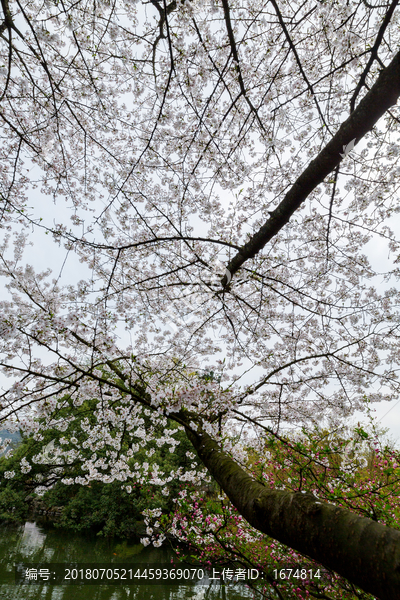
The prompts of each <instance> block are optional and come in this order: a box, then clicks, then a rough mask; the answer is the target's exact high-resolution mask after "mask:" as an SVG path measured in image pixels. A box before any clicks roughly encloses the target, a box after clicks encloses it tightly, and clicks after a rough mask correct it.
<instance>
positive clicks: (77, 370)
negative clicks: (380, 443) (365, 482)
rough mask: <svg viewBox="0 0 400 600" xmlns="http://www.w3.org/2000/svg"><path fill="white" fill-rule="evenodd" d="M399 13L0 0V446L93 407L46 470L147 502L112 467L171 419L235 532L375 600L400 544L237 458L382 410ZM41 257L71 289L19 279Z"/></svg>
mask: <svg viewBox="0 0 400 600" xmlns="http://www.w3.org/2000/svg"><path fill="white" fill-rule="evenodd" d="M397 4H398V1H392V2H380V1H379V2H367V1H366V0H354V1H353V0H348V2H347V3H343V2H336V1H333V0H332V1H330V0H329V1H328V0H326V1H322V0H320V1H318V0H310V1H308V0H305V1H304V2H300V1H295V2H290V3H289V2H287V1H285V0H279V2H277V1H276V0H270V1H269V2H267V1H264V0H210V1H205V0H203V1H202V2H199V1H197V0H194V1H192V2H189V1H188V0H181V1H178V0H172V1H171V2H166V1H165V0H150V1H143V2H139V1H134V0H126V1H123V0H115V1H111V0H101V1H100V0H97V1H96V0H93V2H84V1H83V0H80V1H79V2H68V1H64V0H45V1H44V2H39V1H37V0H32V1H29V2H27V1H25V0H24V1H20V0H14V1H13V2H10V1H9V0H2V10H3V16H2V22H1V25H0V37H1V53H2V61H1V63H2V64H1V65H0V69H1V70H0V82H1V90H0V119H1V122H2V130H1V132H2V133H1V135H2V141H3V144H2V148H1V153H2V161H1V173H0V186H1V188H0V193H1V199H2V212H1V226H2V229H3V234H4V235H3V242H2V246H1V274H2V276H3V278H4V280H5V281H6V284H5V289H6V290H7V296H5V297H4V299H3V300H2V302H1V309H2V314H1V322H0V328H1V363H0V364H1V368H2V371H3V373H4V375H6V376H8V377H10V384H9V385H8V386H6V385H5V384H4V386H3V393H2V395H1V410H2V419H3V421H4V426H5V427H8V428H19V429H21V430H22V431H23V432H25V433H32V434H33V435H34V436H36V437H37V438H38V439H40V437H41V435H42V433H41V432H43V431H44V430H46V429H50V428H57V429H58V430H59V431H61V432H62V431H65V430H66V429H67V428H68V426H69V424H70V423H71V422H73V421H74V418H75V417H74V412H73V410H72V411H71V410H70V408H71V403H72V407H74V406H75V407H76V408H78V407H80V406H82V404H83V403H84V402H85V401H86V400H91V401H92V400H93V399H94V398H95V399H97V408H96V409H95V410H94V411H93V412H91V413H90V414H89V415H88V417H87V418H84V419H82V416H81V414H80V417H79V419H80V420H79V426H80V428H81V429H82V432H83V433H82V435H85V436H86V438H85V441H84V442H82V439H81V438H80V440H79V442H78V439H76V440H75V442H74V441H73V440H71V441H68V442H67V440H64V442H65V443H62V441H60V444H59V445H57V446H56V447H55V448H54V453H55V456H56V458H57V460H59V462H60V464H63V463H66V464H67V463H68V462H70V461H74V460H81V462H82V476H81V477H78V478H76V479H75V481H76V482H78V483H82V484H83V485H87V484H89V483H90V481H92V480H95V479H99V480H102V481H106V482H107V481H114V480H120V481H121V485H125V484H127V485H129V483H130V482H132V481H140V480H142V479H143V478H145V477H147V478H148V479H149V478H150V480H151V481H152V482H153V483H155V484H158V485H161V486H163V489H164V490H165V493H166V494H167V493H168V481H167V479H168V478H165V477H163V473H161V472H159V471H157V469H155V470H154V469H153V471H152V472H151V473H149V466H148V465H147V463H145V464H136V465H135V466H134V468H133V467H132V461H131V458H132V456H134V454H135V451H136V449H137V448H138V447H139V445H142V446H143V445H145V444H146V443H148V442H150V441H152V440H154V439H156V440H157V444H159V445H163V444H165V445H167V446H169V447H170V449H171V451H173V449H174V447H175V445H176V440H175V438H174V431H175V429H173V428H169V426H168V423H169V422H170V421H169V419H170V420H172V421H174V422H175V423H178V424H179V425H180V426H181V427H182V428H184V429H185V430H186V432H187V435H188V437H189V439H190V440H191V442H192V444H193V446H194V448H195V449H196V451H197V453H198V456H199V457H200V459H201V460H202V462H203V464H204V466H205V467H206V468H207V469H208V471H209V473H210V474H211V475H212V476H213V477H214V478H215V479H216V480H217V482H218V483H219V484H220V486H221V488H222V489H223V490H224V492H225V493H226V494H227V496H228V497H229V498H230V500H231V502H232V503H233V505H234V506H235V507H236V508H237V509H238V511H239V512H240V513H241V515H242V516H243V517H244V518H245V519H247V521H248V522H249V523H250V524H251V525H252V526H253V527H254V528H256V529H257V530H259V531H262V532H264V533H266V534H268V535H270V536H272V537H274V538H276V539H277V540H279V541H281V542H283V543H285V544H287V545H288V546H290V547H292V548H294V549H295V550H297V551H299V552H301V553H303V554H306V555H308V556H310V557H312V558H315V559H317V560H319V561H320V562H321V563H322V564H324V565H326V566H327V567H330V568H332V569H334V570H336V571H337V572H338V573H339V574H341V575H343V576H344V577H347V578H348V579H349V580H350V581H353V582H354V583H355V584H357V585H359V586H360V587H362V588H363V589H364V590H365V591H367V592H371V593H373V594H376V595H377V596H379V597H380V598H395V597H396V594H397V593H398V592H397V590H398V587H399V579H400V571H399V564H400V563H399V552H400V533H399V532H398V531H396V530H395V529H393V528H390V527H385V526H384V525H383V524H381V523H378V522H374V521H373V520H369V519H366V518H365V517H360V516H357V514H356V513H355V512H351V511H349V510H345V509H343V508H339V507H337V506H334V505H330V504H328V503H326V502H319V501H316V499H315V497H314V496H312V495H310V494H302V493H301V491H298V492H293V491H288V490H269V489H268V490H266V488H265V486H263V485H262V484H261V483H257V482H255V481H254V479H253V478H252V477H251V475H250V474H249V473H248V472H247V470H246V464H247V463H246V449H247V448H249V447H253V448H254V449H259V450H261V449H263V448H264V444H265V439H266V438H270V437H276V436H281V435H283V434H282V432H284V431H285V428H288V427H291V428H293V427H295V426H299V425H302V426H303V427H306V428H307V427H312V426H314V425H315V424H316V423H320V422H324V423H325V425H326V426H327V427H328V428H334V427H339V426H340V425H341V424H343V422H345V421H346V420H347V419H348V418H349V416H350V415H351V414H352V413H353V412H354V411H356V410H363V409H365V407H366V404H367V401H368V402H378V401H381V400H392V399H394V398H396V397H397V396H398V394H399V382H398V364H399V351H400V344H399V311H398V305H399V300H400V298H399V291H398V289H397V287H396V281H397V278H398V275H399V270H398V257H399V255H400V253H399V239H398V237H396V215H397V213H398V211H399V206H398V202H397V191H398V184H399V174H400V167H399V164H398V161H399V155H400V145H399V137H398V128H399V116H398V108H397V106H396V102H397V100H398V97H399V95H400V53H399V52H397V53H396V50H397V48H398V42H399V31H400V29H399V10H398V8H397ZM54 205H55V206H56V210H57V211H58V213H57V214H59V215H60V216H59V217H58V218H57V219H55V220H53V219H52V218H51V217H49V215H50V214H51V213H52V211H53V207H54ZM53 212H54V211H53ZM67 212H68V213H69V215H70V220H69V219H68V220H66V219H65V218H64V217H65V214H66V213H67ZM32 232H33V234H32ZM45 234H48V237H52V239H53V241H54V245H55V248H57V249H60V250H64V251H65V253H66V255H67V256H68V257H70V256H72V255H73V256H76V257H78V258H79V260H80V261H81V263H82V266H81V271H80V270H79V269H78V270H77V273H76V277H75V282H74V283H73V284H71V283H70V282H68V283H66V282H65V281H64V280H63V277H64V276H66V273H67V270H68V264H69V263H68V260H69V259H67V260H66V263H65V265H66V266H65V268H64V269H63V270H62V273H61V275H60V276H58V277H55V276H53V275H52V274H51V273H50V271H49V269H48V264H47V263H46V264H44V265H43V266H42V267H41V268H39V269H37V267H35V268H34V267H33V266H32V265H31V264H30V262H32V260H30V259H29V254H28V250H29V245H28V244H29V243H30V240H32V242H33V243H34V244H35V245H36V246H38V245H39V244H40V243H41V242H40V241H38V240H41V239H42V238H43V239H45V238H44V235H45ZM31 236H32V237H31ZM40 236H42V237H40ZM385 253H386V254H385ZM375 254H379V255H381V256H386V255H388V256H389V257H390V261H388V262H387V266H385V268H377V266H376V260H375V261H374V260H372V259H375ZM371 255H372V256H371ZM368 256H370V257H371V258H370V259H368ZM43 269H44V270H43ZM73 275H74V273H68V276H69V277H71V276H73ZM211 373H212V376H211V375H210V374H211ZM66 408H68V409H69V412H68V417H66V416H65V409H66ZM127 439H129V440H130V442H129V450H125V449H124V450H123V448H125V447H126V444H124V441H126V440H127ZM99 453H100V454H99ZM100 455H101V456H100ZM38 460H39V459H38ZM128 463H129V464H128ZM146 465H147V466H146ZM21 468H22V469H25V470H26V469H29V465H27V464H26V461H25V463H24V464H22V465H21ZM174 475H175V476H176V477H180V478H181V479H182V481H194V482H200V481H201V480H202V479H204V478H205V477H207V474H206V470H204V471H202V470H200V471H199V470H197V469H192V470H188V471H186V472H182V471H180V472H177V473H176V474H174ZM9 476H10V477H12V473H11V472H10V473H9ZM65 483H71V482H69V481H68V480H67V479H66V480H65Z"/></svg>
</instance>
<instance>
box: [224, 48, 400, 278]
mask: <svg viewBox="0 0 400 600" xmlns="http://www.w3.org/2000/svg"><path fill="white" fill-rule="evenodd" d="M399 96H400V52H398V53H397V54H396V55H395V57H394V58H393V60H392V61H391V62H390V64H389V65H388V66H387V67H386V68H385V69H383V70H382V71H381V73H380V75H379V77H378V79H377V81H376V83H375V84H374V85H373V86H372V88H371V89H370V91H369V92H368V93H367V94H366V95H365V96H364V98H363V99H362V100H361V102H360V103H359V105H358V106H357V108H356V109H355V110H354V111H353V112H352V113H351V115H350V116H349V118H348V119H346V121H344V123H342V125H341V126H340V128H339V130H338V131H337V133H336V134H335V135H334V136H333V138H332V139H331V141H330V142H329V143H328V144H327V145H326V146H325V148H323V150H321V152H320V153H319V154H318V156H317V157H316V158H315V159H314V160H312V161H311V162H310V164H309V165H308V167H306V169H305V170H304V171H303V173H302V174H301V175H300V176H299V177H298V178H297V180H296V181H295V182H294V184H293V185H292V187H291V188H290V189H289V191H288V192H287V194H286V195H285V197H284V198H283V200H282V202H281V203H280V204H279V205H278V207H277V208H276V209H275V210H274V211H272V212H271V213H270V217H269V219H267V221H266V222H265V223H264V225H263V226H262V227H261V228H260V229H259V230H258V231H257V232H256V233H255V234H254V235H253V236H252V237H251V239H250V240H249V241H248V242H247V243H246V244H244V246H243V247H242V248H241V249H240V250H239V252H238V253H237V254H236V255H235V256H234V257H233V258H232V260H231V261H230V262H229V264H228V265H227V269H228V271H229V272H230V274H231V275H234V274H235V273H236V272H237V271H238V270H239V269H240V267H241V266H242V265H243V263H244V262H245V261H246V260H248V259H249V258H253V257H254V256H255V255H256V254H257V253H258V252H259V251H260V250H261V249H262V248H263V247H264V246H265V244H267V242H269V241H270V240H271V239H272V238H273V237H274V236H275V235H276V234H277V233H278V232H279V231H280V230H281V229H282V227H283V226H284V225H285V224H286V223H287V222H288V221H289V219H290V217H291V216H292V214H293V213H294V212H295V211H296V210H297V209H298V208H299V207H300V206H301V204H302V203H303V202H304V200H305V199H306V198H307V196H308V195H309V194H310V193H311V192H312V191H313V190H314V189H315V188H316V187H317V186H318V185H319V184H320V183H322V182H323V180H324V179H325V177H326V176H327V175H329V173H331V172H332V171H333V170H334V169H335V168H336V167H337V165H338V164H339V163H340V161H341V160H342V156H341V154H343V153H344V152H343V148H344V147H346V146H347V145H348V144H349V143H350V142H352V141H353V140H354V139H355V140H356V142H355V143H357V142H359V141H360V140H361V138H363V137H364V135H365V134H366V133H367V132H368V131H371V129H372V128H373V126H374V125H375V124H376V123H377V121H378V120H379V119H380V118H381V117H382V115H383V114H384V113H385V112H386V111H387V110H388V108H390V107H391V106H393V104H396V102H397V100H398V98H399ZM221 283H222V285H223V286H224V287H225V286H227V285H228V283H229V281H228V278H227V276H226V275H225V276H224V278H223V279H222V282H221Z"/></svg>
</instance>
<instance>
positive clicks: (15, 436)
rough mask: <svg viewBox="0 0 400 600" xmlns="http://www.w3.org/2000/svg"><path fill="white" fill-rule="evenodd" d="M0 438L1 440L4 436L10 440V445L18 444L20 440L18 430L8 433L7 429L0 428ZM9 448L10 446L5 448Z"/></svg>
mask: <svg viewBox="0 0 400 600" xmlns="http://www.w3.org/2000/svg"><path fill="white" fill-rule="evenodd" d="M0 438H2V439H3V440H4V438H7V439H9V440H11V444H12V445H14V444H19V443H20V442H21V435H20V433H19V432H18V431H16V432H15V433H10V432H9V431H7V429H2V430H1V431H0ZM9 449H10V446H8V447H7V450H9ZM7 450H6V451H7ZM0 456H1V453H0Z"/></svg>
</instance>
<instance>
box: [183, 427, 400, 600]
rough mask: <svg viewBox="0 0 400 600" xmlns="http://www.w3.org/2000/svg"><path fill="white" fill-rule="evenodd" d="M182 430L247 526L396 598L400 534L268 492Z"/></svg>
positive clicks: (302, 498) (206, 440)
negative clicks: (248, 524) (246, 522)
mask: <svg viewBox="0 0 400 600" xmlns="http://www.w3.org/2000/svg"><path fill="white" fill-rule="evenodd" d="M186 431H187V435H188V437H189V439H190V441H191V442H192V444H193V446H194V447H195V449H196V451H197V453H198V455H199V457H200V459H201V460H202V461H203V463H204V464H205V466H206V467H207V469H208V470H209V472H210V473H211V475H212V476H213V477H214V478H215V479H216V481H217V482H218V483H219V484H220V486H221V487H222V489H223V490H224V492H225V493H226V495H227V496H228V498H229V499H230V500H231V502H232V504H233V505H234V506H235V507H236V508H237V509H238V511H239V513H240V514H241V515H242V516H243V517H244V518H245V519H246V520H247V521H248V522H249V523H250V524H251V525H252V526H253V527H255V528H256V529H258V530H259V531H262V532H263V533H266V534H267V535H269V536H271V537H272V538H274V539H276V540H278V541H279V542H282V543H283V544H286V545H287V546H290V547H291V548H293V549H294V550H297V551H298V552H301V553H302V554H304V555H307V556H309V557H311V558H313V559H315V560H317V561H318V562H320V563H321V564H322V565H324V566H325V567H328V568H330V569H332V570H334V571H335V572H336V573H339V575H342V576H343V577H345V578H346V579H348V580H349V581H351V582H352V583H354V584H355V585H358V586H359V587H360V588H362V589H363V590H364V591H366V592H369V593H371V594H374V595H375V596H377V597H378V598H380V600H399V598H400V531H397V530H395V529H391V528H390V527H385V526H384V525H381V524H380V523H376V522H375V521H372V520H370V519H366V518H364V517H359V516H357V515H356V514H355V513H353V512H351V511H349V510H345V509H343V508H339V507H337V506H334V505H332V504H328V503H326V502H322V501H320V500H318V499H317V498H315V497H314V496H313V495H312V494H308V493H307V494H303V493H299V492H297V493H293V492H289V491H278V490H269V489H267V488H265V487H264V486H263V485H262V484H260V483H258V482H257V481H255V480H254V479H253V478H252V477H250V476H249V475H248V474H247V473H246V472H245V471H244V470H243V469H242V468H241V467H240V466H239V465H238V464H237V463H235V462H234V461H233V460H232V459H231V458H230V457H229V456H228V455H227V454H225V453H224V452H222V451H221V449H220V448H219V446H218V444H217V443H216V442H214V441H213V440H212V438H211V437H210V436H209V435H208V434H206V433H201V434H194V433H193V432H192V431H189V430H186Z"/></svg>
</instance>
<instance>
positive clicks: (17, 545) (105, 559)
mask: <svg viewBox="0 0 400 600" xmlns="http://www.w3.org/2000/svg"><path fill="white" fill-rule="evenodd" d="M172 556H173V555H172V553H171V551H170V550H169V549H168V547H167V546H162V547H161V548H154V547H150V546H148V547H147V548H143V547H142V545H141V544H138V542H137V541H136V542H135V541H133V542H130V541H129V542H127V541H121V540H119V541H118V540H114V541H110V540H107V539H104V538H101V537H97V536H95V535H92V534H78V533H73V532H69V531H68V532H66V531H61V530H59V529H56V528H54V526H52V525H48V524H45V523H40V522H33V521H30V522H27V523H25V525H13V524H1V525H0V583H1V585H0V600H3V599H4V600H217V599H218V600H220V599H221V600H241V599H242V598H246V597H247V598H250V597H252V594H251V592H250V591H249V590H247V589H246V588H245V587H243V586H240V588H239V587H227V588H223V587H221V586H220V585H219V584H218V583H217V582H214V583H212V584H210V585H209V586H204V585H195V586H184V585H162V586H150V585H140V586H135V585H132V586H118V587H117V586H112V585H107V586H105V585H104V586H99V585H85V586H79V585H73V586H61V585H60V586H51V585H44V584H43V585H42V584H40V585H29V586H27V585H22V586H16V585H15V584H14V563H16V562H53V563H67V564H68V563H71V562H93V563H95V562H96V563H111V562H113V563H116V564H118V562H120V563H125V564H126V563H128V562H129V563H153V564H154V563H158V564H159V563H169V562H170V561H171V558H172Z"/></svg>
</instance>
